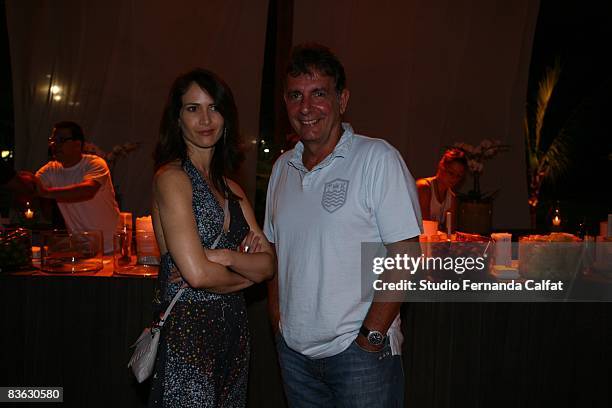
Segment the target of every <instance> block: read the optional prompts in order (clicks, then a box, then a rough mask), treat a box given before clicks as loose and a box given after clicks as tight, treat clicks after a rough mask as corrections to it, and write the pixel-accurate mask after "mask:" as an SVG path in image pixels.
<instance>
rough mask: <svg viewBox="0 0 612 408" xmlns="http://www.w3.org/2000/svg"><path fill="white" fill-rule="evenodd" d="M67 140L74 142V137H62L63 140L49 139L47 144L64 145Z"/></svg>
mask: <svg viewBox="0 0 612 408" xmlns="http://www.w3.org/2000/svg"><path fill="white" fill-rule="evenodd" d="M69 140H76V138H74V137H64V138H60V139H57V138H55V137H50V138H49V140H48V143H49V144H50V145H58V144H62V143H65V142H67V141H69Z"/></svg>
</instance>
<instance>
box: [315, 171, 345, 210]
mask: <svg viewBox="0 0 612 408" xmlns="http://www.w3.org/2000/svg"><path fill="white" fill-rule="evenodd" d="M348 185H349V181H348V180H342V179H335V180H332V181H330V182H329V183H325V189H324V190H323V199H322V200H321V205H322V206H323V209H324V210H325V211H327V212H329V213H333V212H334V211H336V210H338V209H339V208H340V207H342V206H343V205H344V203H345V202H346V193H347V191H348Z"/></svg>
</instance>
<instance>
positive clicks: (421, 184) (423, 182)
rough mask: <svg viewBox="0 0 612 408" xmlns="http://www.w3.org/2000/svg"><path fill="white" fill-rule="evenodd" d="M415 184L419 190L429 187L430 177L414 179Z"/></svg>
mask: <svg viewBox="0 0 612 408" xmlns="http://www.w3.org/2000/svg"><path fill="white" fill-rule="evenodd" d="M416 186H417V188H418V189H419V190H422V189H431V179H430V178H429V177H426V178H420V179H418V180H417V181H416Z"/></svg>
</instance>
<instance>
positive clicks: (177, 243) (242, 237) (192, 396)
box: [149, 69, 274, 407]
mask: <svg viewBox="0 0 612 408" xmlns="http://www.w3.org/2000/svg"><path fill="white" fill-rule="evenodd" d="M237 138H238V116H237V111H236V106H235V103H234V99H233V96H232V93H231V91H230V89H229V88H228V86H227V85H226V84H225V83H224V82H223V81H222V80H221V79H220V78H219V77H217V76H216V75H215V74H213V73H212V72H210V71H207V70H203V69H196V70H193V71H191V72H189V73H187V74H185V75H182V76H180V77H178V78H177V79H176V80H175V82H174V84H173V85H172V89H171V90H170V95H169V98H168V101H167V103H166V107H165V109H164V114H163V117H162V121H161V125H160V139H159V142H158V144H157V147H156V150H155V154H154V159H155V168H156V174H155V177H154V181H153V226H154V228H155V235H156V238H157V242H158V245H159V249H160V252H161V253H162V254H163V255H162V258H161V265H160V272H159V278H158V285H159V297H160V300H161V310H164V309H165V307H166V306H167V305H168V303H169V302H170V301H171V300H172V298H173V297H174V295H175V294H176V293H177V291H178V290H179V289H180V288H181V286H183V287H186V290H185V291H184V292H183V294H182V296H181V298H180V299H179V301H178V302H177V303H176V305H175V306H174V308H173V309H172V312H171V313H170V315H169V317H168V319H167V321H166V322H165V324H164V326H163V329H162V332H161V339H160V345H159V349H158V355H157V360H156V363H155V371H154V375H153V379H152V389H151V396H150V399H149V404H150V405H151V406H171V407H176V406H190V407H196V406H197V407H240V406H244V405H245V403H246V387H247V379H248V378H247V375H248V362H249V334H248V329H247V315H246V308H245V302H244V298H243V295H242V293H241V292H240V291H241V289H244V288H246V287H248V286H250V285H252V284H253V283H254V282H261V281H264V280H266V279H269V278H270V277H272V274H273V263H274V255H273V251H272V249H271V247H270V245H269V244H268V242H267V241H266V239H265V237H264V236H263V233H262V231H261V229H260V228H259V227H258V225H257V222H256V221H255V215H254V213H253V210H252V208H251V206H250V205H249V203H248V201H247V199H246V197H245V194H244V192H243V191H242V189H241V188H240V187H239V186H238V184H236V183H235V182H233V181H232V180H229V179H227V178H225V176H224V175H225V173H226V172H227V171H230V170H232V169H233V168H234V167H235V166H236V164H237V162H238V159H239V156H240V154H239V151H238V148H237ZM219 235H220V239H219V240H218V244H217V245H216V248H218V249H208V248H210V247H211V246H213V243H214V242H215V241H217V238H218V237H219ZM241 242H242V244H241ZM239 246H240V248H241V251H236V250H235V249H236V248H237V247H239Z"/></svg>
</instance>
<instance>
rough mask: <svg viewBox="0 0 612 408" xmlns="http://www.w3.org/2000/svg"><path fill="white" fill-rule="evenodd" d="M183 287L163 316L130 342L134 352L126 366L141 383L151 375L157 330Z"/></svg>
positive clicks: (156, 344) (157, 338)
mask: <svg viewBox="0 0 612 408" xmlns="http://www.w3.org/2000/svg"><path fill="white" fill-rule="evenodd" d="M184 290H185V288H181V289H180V290H179V291H178V292H177V293H176V295H174V298H173V299H172V302H170V305H169V306H168V308H167V309H166V311H165V312H164V316H163V317H162V318H161V320H160V321H159V323H157V324H155V325H154V326H153V327H146V328H145V329H144V330H143V331H142V334H141V335H140V337H138V339H136V342H135V343H134V344H132V347H135V348H136V349H135V350H134V353H133V354H132V357H131V358H130V362H129V363H128V368H129V367H132V372H133V373H134V376H135V377H136V380H137V381H138V382H139V383H141V382H143V381H144V380H146V379H147V378H149V377H150V376H151V373H152V372H153V367H154V366H155V356H156V355H157V346H158V345H159V332H160V330H161V328H162V326H163V325H164V322H165V321H166V318H167V317H168V315H169V314H170V311H171V310H172V308H173V307H174V304H175V303H176V301H177V300H179V298H180V297H181V295H182V294H183V291H184Z"/></svg>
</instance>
